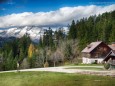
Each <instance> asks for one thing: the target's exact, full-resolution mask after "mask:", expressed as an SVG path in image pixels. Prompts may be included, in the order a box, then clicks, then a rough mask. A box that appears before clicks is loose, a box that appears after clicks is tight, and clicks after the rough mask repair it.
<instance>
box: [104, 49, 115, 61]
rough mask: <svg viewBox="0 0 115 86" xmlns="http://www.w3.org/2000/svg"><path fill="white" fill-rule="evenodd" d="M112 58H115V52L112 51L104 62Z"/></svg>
mask: <svg viewBox="0 0 115 86" xmlns="http://www.w3.org/2000/svg"><path fill="white" fill-rule="evenodd" d="M111 56H112V57H115V51H113V50H111V51H110V53H109V54H108V55H107V56H106V57H105V58H104V60H103V61H108V60H109V58H110V57H111Z"/></svg>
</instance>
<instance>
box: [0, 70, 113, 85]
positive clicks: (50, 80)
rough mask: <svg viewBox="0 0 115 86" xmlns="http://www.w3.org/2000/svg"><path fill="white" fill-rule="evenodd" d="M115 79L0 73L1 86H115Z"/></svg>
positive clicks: (74, 75)
mask: <svg viewBox="0 0 115 86" xmlns="http://www.w3.org/2000/svg"><path fill="white" fill-rule="evenodd" d="M114 81H115V78H112V77H109V76H94V75H81V74H67V73H53V72H20V73H17V72H11V73H0V86H115V83H114Z"/></svg>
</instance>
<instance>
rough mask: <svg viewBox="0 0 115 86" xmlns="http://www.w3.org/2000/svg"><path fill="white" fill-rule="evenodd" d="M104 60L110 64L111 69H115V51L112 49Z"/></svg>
mask: <svg viewBox="0 0 115 86" xmlns="http://www.w3.org/2000/svg"><path fill="white" fill-rule="evenodd" d="M103 61H104V62H105V63H109V64H110V69H115V51H113V50H112V51H111V52H110V53H109V54H108V55H107V56H106V57H105V58H104V60H103Z"/></svg>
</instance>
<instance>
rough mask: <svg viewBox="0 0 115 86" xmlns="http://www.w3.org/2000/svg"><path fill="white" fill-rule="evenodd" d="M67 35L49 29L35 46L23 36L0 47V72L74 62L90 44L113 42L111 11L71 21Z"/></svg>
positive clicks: (114, 24)
mask: <svg viewBox="0 0 115 86" xmlns="http://www.w3.org/2000/svg"><path fill="white" fill-rule="evenodd" d="M68 28H69V32H68V33H67V34H66V32H65V31H64V30H63V28H59V29H58V30H56V31H53V30H52V29H51V28H50V27H49V29H47V30H46V31H44V35H43V36H41V37H40V40H39V43H38V44H35V43H33V42H32V41H31V39H30V37H29V36H28V35H27V34H26V35H24V36H23V37H22V38H17V39H15V40H13V41H10V42H7V43H5V44H4V46H3V47H2V48H0V70H12V69H17V63H19V65H20V68H21V69H22V68H33V67H47V66H57V65H64V64H66V63H68V62H69V63H78V59H77V58H78V57H80V51H81V50H82V49H83V48H84V47H86V45H87V44H89V43H90V42H92V41H104V42H105V43H107V44H109V43H111V42H115V11H112V12H109V13H107V12H106V13H104V14H102V15H98V16H96V15H94V16H90V17H89V18H83V19H81V20H78V21H74V20H73V21H72V24H71V25H69V27H68Z"/></svg>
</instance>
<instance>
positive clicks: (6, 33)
mask: <svg viewBox="0 0 115 86" xmlns="http://www.w3.org/2000/svg"><path fill="white" fill-rule="evenodd" d="M62 28H63V30H65V32H66V33H67V32H68V28H67V27H62ZM47 29H48V27H38V26H23V27H13V28H8V29H5V30H0V37H1V38H9V37H16V38H20V37H22V36H23V35H25V34H28V35H29V36H30V38H31V40H32V41H34V42H38V41H39V38H40V36H43V34H44V31H45V30H47ZM51 29H52V30H53V31H55V30H58V29H59V27H52V28H51Z"/></svg>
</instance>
